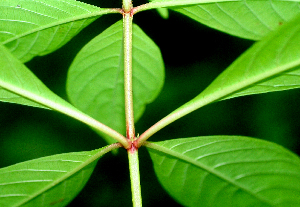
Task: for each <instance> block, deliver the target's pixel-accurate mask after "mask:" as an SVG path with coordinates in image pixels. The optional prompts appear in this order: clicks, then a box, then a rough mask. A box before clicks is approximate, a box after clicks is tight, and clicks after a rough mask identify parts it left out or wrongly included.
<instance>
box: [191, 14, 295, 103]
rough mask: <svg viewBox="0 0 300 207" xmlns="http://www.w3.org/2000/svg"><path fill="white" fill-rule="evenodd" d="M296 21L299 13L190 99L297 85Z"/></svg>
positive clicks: (284, 88) (221, 96)
mask: <svg viewBox="0 0 300 207" xmlns="http://www.w3.org/2000/svg"><path fill="white" fill-rule="evenodd" d="M299 23H300V17H299V18H297V19H295V20H294V21H292V22H290V23H288V24H287V25H284V26H282V28H280V29H279V30H277V31H275V32H274V33H272V34H271V35H270V36H268V37H266V38H265V39H263V40H262V41H260V42H258V43H256V44H254V45H253V46H252V47H251V48H250V49H249V50H247V51H246V52H245V53H244V54H243V55H241V56H240V57H239V58H238V59H237V60H236V61H235V62H234V63H233V64H231V65H230V66H229V67H228V68H227V69H226V70H225V71H224V72H223V73H222V74H221V75H219V76H218V77H217V78H216V79H215V80H214V81H213V82H212V83H211V85H209V86H208V87H207V88H206V89H205V90H204V91H203V92H202V93H201V94H200V95H198V96H197V97H196V98H195V99H194V100H192V101H191V102H194V101H200V100H201V99H202V100H203V98H204V99H205V98H207V97H208V96H209V97H211V98H212V97H213V98H217V97H218V98H217V99H216V100H224V99H228V98H234V97H238V96H245V95H251V94H259V93H266V92H273V91H282V90H288V89H294V88H299V87H300V47H299V45H298V43H299V42H300V24H299Z"/></svg>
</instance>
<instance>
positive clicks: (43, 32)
mask: <svg viewBox="0 0 300 207" xmlns="http://www.w3.org/2000/svg"><path fill="white" fill-rule="evenodd" d="M0 11H1V12H0V42H1V43H2V44H3V45H5V46H6V47H7V48H9V50H10V51H11V52H12V53H13V54H14V55H15V56H16V57H17V58H19V59H20V60H21V61H22V62H26V61H29V60H30V59H32V58H33V57H34V56H37V55H46V54H48V53H51V52H53V51H55V50H57V49H58V48H60V47H61V46H63V45H64V44H65V43H67V42H68V41H69V40H70V39H71V38H72V37H73V36H75V35H76V34H77V33H79V32H80V31H81V30H82V29H83V28H84V27H86V26H87V25H89V24H90V23H91V22H93V21H94V20H96V19H97V18H98V17H100V16H101V15H103V14H106V13H112V12H115V11H113V10H110V9H100V8H98V7H96V6H92V5H88V4H85V3H82V2H79V1H74V0H63V1H62V0H39V1H36V0H9V1H7V0H0Z"/></svg>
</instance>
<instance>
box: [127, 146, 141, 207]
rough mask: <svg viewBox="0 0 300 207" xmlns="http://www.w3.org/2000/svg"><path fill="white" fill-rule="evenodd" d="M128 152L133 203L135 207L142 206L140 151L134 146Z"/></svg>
mask: <svg viewBox="0 0 300 207" xmlns="http://www.w3.org/2000/svg"><path fill="white" fill-rule="evenodd" d="M127 152H128V159H129V171H130V182H131V193H132V203H133V206H134V207H140V206H142V195H141V185H140V169H139V156H138V150H137V149H136V148H135V147H134V146H132V148H130V149H129V150H127Z"/></svg>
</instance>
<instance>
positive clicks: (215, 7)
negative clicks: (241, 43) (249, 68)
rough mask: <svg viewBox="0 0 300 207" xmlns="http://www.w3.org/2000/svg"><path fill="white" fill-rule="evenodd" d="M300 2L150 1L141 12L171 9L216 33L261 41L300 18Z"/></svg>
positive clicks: (235, 0)
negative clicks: (272, 32)
mask: <svg viewBox="0 0 300 207" xmlns="http://www.w3.org/2000/svg"><path fill="white" fill-rule="evenodd" d="M299 2H300V1H299V0H294V1H270V0H255V1H253V0H233V1H232V0H231V1H227V0H225V1H224V0H186V1H182V0H151V3H149V4H146V5H143V6H142V8H141V10H143V9H146V8H147V9H149V8H157V7H169V9H171V10H174V11H177V12H179V13H181V14H184V15H186V16H188V17H190V18H192V19H194V20H196V21H198V22H200V23H202V24H205V25H207V26H209V27H212V28H214V29H217V30H220V31H223V32H226V33H229V34H231V35H235V36H238V37H242V38H246V39H253V40H259V39H261V38H262V37H264V36H266V35H267V34H268V33H269V32H271V31H273V30H274V29H276V28H277V27H279V26H280V25H282V24H284V23H285V22H287V21H289V20H291V19H293V18H294V17H296V16H297V15H298V14H300V7H299ZM175 6H176V7H175ZM144 7H145V8H144Z"/></svg>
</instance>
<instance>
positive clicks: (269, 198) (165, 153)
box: [146, 136, 300, 207]
mask: <svg viewBox="0 0 300 207" xmlns="http://www.w3.org/2000/svg"><path fill="white" fill-rule="evenodd" d="M146 146H147V147H149V152H150V155H151V158H152V160H153V163H154V168H155V172H156V175H157V176H158V178H159V180H160V182H161V183H162V185H163V186H164V187H165V189H166V190H167V191H168V192H169V193H170V194H171V195H172V196H173V197H174V198H175V199H177V200H178V201H179V202H180V203H181V204H183V205H184V206H201V207H206V206H215V207H226V206H228V207H243V206H244V207H246V206H247V207H248V206H255V207H266V206H276V207H279V206H282V207H287V206H299V205H300V159H299V157H297V156H296V155H294V154H293V153H291V152H289V151H288V150H286V149H284V148H283V147H281V146H279V145H276V144H273V143H270V142H266V141H262V140H257V139H253V138H247V137H237V136H211V137H196V138H186V139H174V140H168V141H163V142H158V143H147V144H146Z"/></svg>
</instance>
